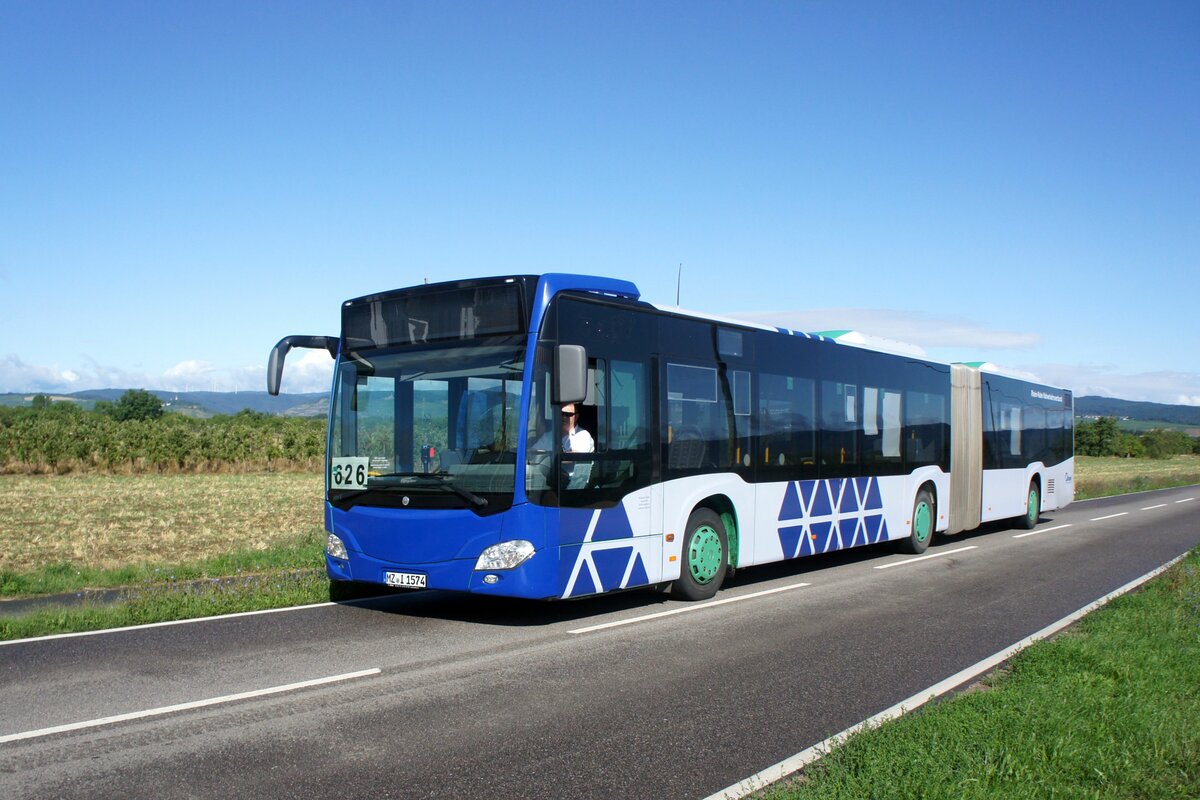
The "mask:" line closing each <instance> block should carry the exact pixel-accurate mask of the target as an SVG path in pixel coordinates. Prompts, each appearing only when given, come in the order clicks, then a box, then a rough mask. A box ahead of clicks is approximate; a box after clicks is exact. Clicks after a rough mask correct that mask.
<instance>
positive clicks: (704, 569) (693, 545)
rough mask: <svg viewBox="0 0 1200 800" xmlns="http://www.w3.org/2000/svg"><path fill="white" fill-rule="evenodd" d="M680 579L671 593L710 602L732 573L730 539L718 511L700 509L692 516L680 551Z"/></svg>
mask: <svg viewBox="0 0 1200 800" xmlns="http://www.w3.org/2000/svg"><path fill="white" fill-rule="evenodd" d="M680 561H681V562H682V563H680V565H679V578H678V580H676V581H675V582H674V583H672V584H671V594H672V595H673V596H674V597H676V598H678V599H680V600H708V599H709V598H711V597H712V596H713V595H715V594H716V593H717V590H718V589H720V588H721V584H722V583H723V582H724V581H725V576H726V574H728V572H729V539H728V537H727V536H726V534H725V523H723V522H721V517H720V516H719V515H718V514H716V512H713V511H710V510H709V509H707V508H698V509H696V510H695V511H693V512H692V515H691V516H690V517H688V522H687V529H686V531H685V532H684V534H683V547H682V548H681V552H680Z"/></svg>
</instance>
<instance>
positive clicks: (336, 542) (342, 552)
mask: <svg viewBox="0 0 1200 800" xmlns="http://www.w3.org/2000/svg"><path fill="white" fill-rule="evenodd" d="M325 552H326V553H329V555H331V556H333V557H334V558H340V559H341V560H343V561H347V560H349V558H350V554H349V553H347V552H346V545H345V543H344V542H343V541H342V540H341V539H339V538H338V537H336V536H334V535H333V534H332V533H331V534H329V538H328V539H326V540H325Z"/></svg>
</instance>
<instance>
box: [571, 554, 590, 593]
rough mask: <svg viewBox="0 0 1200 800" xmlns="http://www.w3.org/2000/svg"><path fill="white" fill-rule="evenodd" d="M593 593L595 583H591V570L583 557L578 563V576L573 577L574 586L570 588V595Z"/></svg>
mask: <svg viewBox="0 0 1200 800" xmlns="http://www.w3.org/2000/svg"><path fill="white" fill-rule="evenodd" d="M595 593H596V584H594V583H592V571H591V570H590V569H588V565H587V560H586V559H585V560H583V561H581V562H580V564H579V577H577V578H576V579H575V588H573V589H572V590H571V597H578V596H579V595H581V594H595Z"/></svg>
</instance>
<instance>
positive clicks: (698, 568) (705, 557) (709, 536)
mask: <svg viewBox="0 0 1200 800" xmlns="http://www.w3.org/2000/svg"><path fill="white" fill-rule="evenodd" d="M722 558H723V554H722V552H721V537H720V536H719V535H718V534H717V532H716V531H715V530H713V529H712V528H711V527H709V526H708V525H701V526H700V527H699V528H697V529H696V531H695V533H693V534H692V540H691V542H690V543H689V544H688V553H687V559H688V572H689V573H691V576H692V580H694V581H695V582H696V583H700V584H705V583H708V582H709V581H711V580H712V579H713V578H715V577H717V573H718V572H720V571H721V561H722Z"/></svg>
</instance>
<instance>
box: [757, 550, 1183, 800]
mask: <svg viewBox="0 0 1200 800" xmlns="http://www.w3.org/2000/svg"><path fill="white" fill-rule="evenodd" d="M1198 686H1200V550H1196V551H1193V552H1192V553H1191V554H1190V555H1189V556H1188V558H1186V559H1184V560H1183V561H1182V562H1180V563H1179V564H1176V565H1175V566H1174V567H1172V568H1171V569H1170V570H1168V571H1167V572H1166V573H1165V574H1164V575H1162V576H1160V577H1159V578H1157V579H1155V580H1153V581H1151V582H1149V583H1147V584H1146V586H1144V587H1143V588H1142V590H1140V591H1138V592H1135V593H1132V594H1129V595H1126V596H1124V597H1121V598H1118V599H1116V600H1114V601H1113V602H1112V603H1110V604H1109V605H1108V606H1106V607H1105V608H1103V609H1101V610H1100V611H1097V612H1095V613H1093V614H1091V615H1089V616H1088V617H1086V618H1085V619H1083V620H1082V621H1081V622H1080V623H1079V624H1078V625H1077V626H1075V627H1073V628H1072V629H1070V631H1069V632H1067V633H1065V634H1063V635H1061V636H1059V637H1057V638H1055V639H1053V640H1051V641H1047V642H1040V643H1038V644H1035V645H1033V646H1032V647H1030V648H1029V649H1028V650H1026V651H1024V652H1023V653H1021V654H1019V655H1017V656H1016V657H1015V658H1014V659H1013V660H1012V661H1011V662H1010V664H1009V667H1008V668H1007V669H1006V670H1005V671H1003V672H1001V673H997V674H995V675H994V676H993V677H990V678H988V679H987V680H986V681H984V682H983V684H981V686H980V687H979V688H980V690H979V691H974V692H969V693H966V694H963V695H960V696H959V697H957V698H955V699H953V700H950V701H946V702H942V703H937V704H934V705H932V706H927V707H925V708H924V709H922V710H921V711H919V712H918V713H914V714H912V715H910V716H906V717H902V718H901V719H899V720H896V721H894V722H890V723H887V724H885V725H882V726H880V727H878V728H875V729H872V730H869V731H864V732H863V733H860V734H858V735H855V736H853V737H851V738H850V739H849V740H848V741H846V742H845V743H844V744H842V745H841V746H839V747H837V748H835V749H834V750H833V751H832V752H831V753H829V754H828V755H826V756H825V757H824V758H823V759H822V760H821V761H819V762H817V763H816V764H814V765H812V766H810V767H809V768H808V770H807V772H806V773H805V775H804V776H803V777H801V778H798V779H792V780H790V781H785V782H783V783H782V784H778V785H776V786H775V787H772V788H770V789H768V790H767V791H766V792H765V793H764V795H763V796H764V797H766V798H770V800H818V799H819V800H833V799H834V798H839V799H840V798H863V797H872V798H888V797H897V798H901V797H903V798H908V797H922V798H943V797H944V798H998V797H1003V798H1044V797H1088V798H1092V797H1095V798H1104V797H1114V798H1116V797H1121V798H1127V797H1137V798H1160V797H1161V798H1182V797H1200V692H1197V690H1196V688H1197V687H1198Z"/></svg>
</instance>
